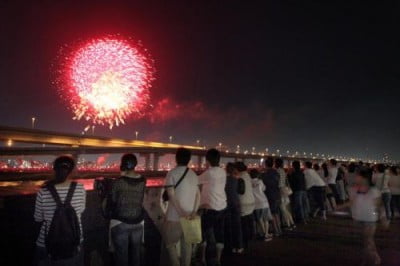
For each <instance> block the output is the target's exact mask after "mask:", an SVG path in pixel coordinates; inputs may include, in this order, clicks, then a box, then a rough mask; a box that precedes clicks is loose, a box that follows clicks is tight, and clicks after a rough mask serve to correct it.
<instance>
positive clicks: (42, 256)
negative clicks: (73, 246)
mask: <svg viewBox="0 0 400 266" xmlns="http://www.w3.org/2000/svg"><path fill="white" fill-rule="evenodd" d="M79 249H80V250H79V252H78V254H76V256H74V257H72V258H70V259H63V260H56V261H52V260H51V259H50V258H49V256H48V255H47V251H46V248H44V247H39V246H36V250H35V256H34V262H33V265H37V266H83V247H82V246H81V247H80V248H79Z"/></svg>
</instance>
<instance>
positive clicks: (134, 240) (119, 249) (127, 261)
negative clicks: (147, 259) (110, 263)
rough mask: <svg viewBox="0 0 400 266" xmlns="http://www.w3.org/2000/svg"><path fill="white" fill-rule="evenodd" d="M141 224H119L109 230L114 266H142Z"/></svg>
mask: <svg viewBox="0 0 400 266" xmlns="http://www.w3.org/2000/svg"><path fill="white" fill-rule="evenodd" d="M142 237H143V225H142V224H126V223H121V224H119V225H117V226H115V227H113V228H112V229H111V240H112V243H113V245H114V261H115V265H116V266H129V265H135V266H140V265H142V258H141V247H142Z"/></svg>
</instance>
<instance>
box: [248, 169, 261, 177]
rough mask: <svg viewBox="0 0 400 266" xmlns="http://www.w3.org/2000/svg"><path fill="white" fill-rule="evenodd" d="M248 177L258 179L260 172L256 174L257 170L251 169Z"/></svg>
mask: <svg viewBox="0 0 400 266" xmlns="http://www.w3.org/2000/svg"><path fill="white" fill-rule="evenodd" d="M250 177H251V178H253V179H254V178H259V177H260V172H258V170H257V169H255V168H253V169H251V170H250Z"/></svg>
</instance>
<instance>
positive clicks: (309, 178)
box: [304, 168, 325, 189]
mask: <svg viewBox="0 0 400 266" xmlns="http://www.w3.org/2000/svg"><path fill="white" fill-rule="evenodd" d="M304 177H305V179H306V188H307V189H310V188H311V187H324V186H325V182H324V180H323V179H322V178H321V177H320V176H319V174H318V173H317V172H316V171H315V170H314V169H310V168H305V169H304Z"/></svg>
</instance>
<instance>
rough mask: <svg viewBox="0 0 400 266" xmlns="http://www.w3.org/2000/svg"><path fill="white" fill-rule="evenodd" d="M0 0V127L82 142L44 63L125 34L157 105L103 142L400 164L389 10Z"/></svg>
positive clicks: (397, 81)
mask: <svg viewBox="0 0 400 266" xmlns="http://www.w3.org/2000/svg"><path fill="white" fill-rule="evenodd" d="M5 2H6V3H4V2H2V3H1V4H0V10H1V11H0V12H1V13H0V23H1V25H0V34H1V42H0V58H1V61H0V88H1V91H0V124H1V125H10V126H21V127H30V125H31V117H32V116H36V117H37V119H38V120H37V127H38V128H40V129H47V130H54V131H66V132H72V133H79V132H81V131H82V129H83V128H84V126H85V123H84V122H77V121H73V120H72V119H71V118H72V113H71V112H70V111H69V110H68V109H67V108H66V106H64V104H63V102H62V101H61V100H60V97H58V95H57V91H56V89H55V88H54V86H53V85H52V81H53V80H54V74H52V72H53V71H52V68H51V65H52V64H54V62H55V58H56V56H57V54H58V52H59V50H60V47H62V46H63V45H65V44H72V43H74V42H77V41H82V40H89V39H91V38H94V37H101V36H105V35H109V34H121V35H122V36H129V37H132V38H134V39H136V40H141V41H142V42H143V45H144V46H145V47H146V48H148V49H149V51H150V53H151V54H152V56H153V58H154V60H155V66H156V68H157V74H156V77H157V80H156V81H155V82H154V85H153V87H152V88H151V97H152V102H153V104H154V105H155V106H156V108H155V110H154V112H153V113H152V114H151V115H149V116H147V117H145V118H143V119H141V120H138V121H134V120H129V121H128V124H127V125H126V126H122V127H119V128H114V129H113V130H112V131H110V130H109V129H108V128H102V129H100V128H96V133H97V134H99V135H105V136H118V137H133V136H134V131H135V130H138V131H140V136H141V138H145V139H151V140H160V141H167V139H168V136H169V135H173V136H174V137H175V140H176V142H179V143H194V142H195V140H196V139H201V140H202V141H205V143H206V145H208V146H211V145H216V144H217V143H218V142H222V143H226V144H228V145H230V146H231V147H235V146H236V145H237V144H240V145H241V147H243V148H246V149H251V147H252V146H256V147H257V149H258V150H261V149H265V147H269V148H270V150H276V149H278V148H279V149H280V150H281V151H286V150H290V151H301V152H303V151H305V152H307V153H309V152H313V153H325V154H331V155H345V156H350V155H352V156H357V157H373V158H381V157H382V155H383V153H384V152H386V153H388V154H389V155H390V156H391V157H392V158H393V159H400V150H399V149H398V147H399V146H400V127H399V113H400V112H399V110H400V105H399V103H400V102H399V97H400V91H399V87H400V76H399V73H400V60H399V59H400V52H399V49H400V38H399V29H400V21H399V18H400V17H399V14H400V8H399V3H398V2H397V3H396V1H393V2H392V3H391V4H382V2H384V1H378V2H375V3H374V4H373V5H368V4H362V5H352V4H351V1H350V2H346V4H345V5H340V4H320V3H313V4H304V3H300V2H303V1H293V3H291V4H283V3H281V4H268V5H265V4H263V5H261V4H257V3H262V2H263V1H254V2H253V3H248V2H252V1H241V2H242V3H240V4H239V3H238V4H235V3H234V1H193V3H190V1H184V2H183V1H182V2H181V3H180V4H177V3H175V4H171V3H169V2H171V1H147V4H135V3H130V4H127V3H120V4H115V3H113V2H114V1H105V2H103V4H101V3H102V2H101V1H96V3H90V1H77V2H75V3H72V4H71V3H69V2H70V1H59V2H61V3H58V4H55V3H56V2H57V1H40V2H39V3H36V4H32V5H27V4H16V3H15V1H5ZM67 2H68V3H67ZM78 2H84V4H82V3H78ZM271 2H273V1H271ZM319 2H325V1H319ZM99 3H100V4H99ZM182 3H184V4H182Z"/></svg>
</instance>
